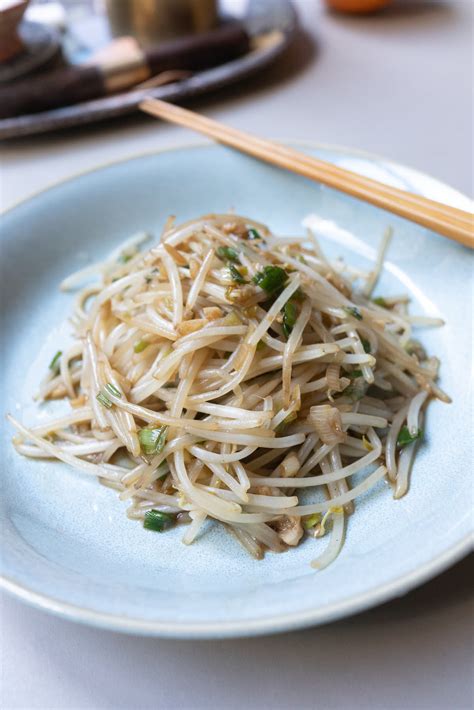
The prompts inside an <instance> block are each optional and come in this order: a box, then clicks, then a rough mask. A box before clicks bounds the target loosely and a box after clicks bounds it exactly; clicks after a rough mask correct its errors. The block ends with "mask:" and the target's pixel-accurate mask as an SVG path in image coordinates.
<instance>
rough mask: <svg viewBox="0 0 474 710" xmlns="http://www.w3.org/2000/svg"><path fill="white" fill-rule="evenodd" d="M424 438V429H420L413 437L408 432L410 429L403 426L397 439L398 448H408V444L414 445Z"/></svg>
mask: <svg viewBox="0 0 474 710" xmlns="http://www.w3.org/2000/svg"><path fill="white" fill-rule="evenodd" d="M422 436H423V429H418V431H417V432H416V434H415V435H414V436H412V435H411V434H410V432H409V430H408V427H407V426H403V427H402V428H401V429H400V433H399V435H398V437H397V444H398V446H400V447H401V448H403V447H404V446H408V444H411V443H413V442H414V441H416V440H417V439H421V438H422Z"/></svg>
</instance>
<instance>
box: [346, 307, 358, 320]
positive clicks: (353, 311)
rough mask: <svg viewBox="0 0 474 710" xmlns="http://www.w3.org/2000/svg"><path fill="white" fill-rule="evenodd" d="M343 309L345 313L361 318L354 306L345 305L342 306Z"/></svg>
mask: <svg viewBox="0 0 474 710" xmlns="http://www.w3.org/2000/svg"><path fill="white" fill-rule="evenodd" d="M343 310H344V311H345V312H346V313H347V315H348V316H352V317H353V318H357V320H362V313H361V312H360V311H359V309H358V308H356V307H355V306H347V307H345V308H343Z"/></svg>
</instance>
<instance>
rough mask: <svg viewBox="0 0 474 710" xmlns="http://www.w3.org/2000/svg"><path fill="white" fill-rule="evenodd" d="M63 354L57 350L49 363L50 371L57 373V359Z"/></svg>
mask: <svg viewBox="0 0 474 710" xmlns="http://www.w3.org/2000/svg"><path fill="white" fill-rule="evenodd" d="M62 354H63V351H62V350H58V352H57V353H56V355H55V356H54V357H53V359H52V360H51V362H50V363H49V369H50V370H52V371H53V372H59V358H60V357H61V355H62Z"/></svg>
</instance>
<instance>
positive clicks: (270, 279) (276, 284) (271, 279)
mask: <svg viewBox="0 0 474 710" xmlns="http://www.w3.org/2000/svg"><path fill="white" fill-rule="evenodd" d="M287 278H288V274H287V273H286V271H285V269H282V268H281V267H280V266H265V267H264V268H263V270H262V271H259V272H258V273H256V274H255V276H254V277H253V279H252V280H253V282H254V283H255V284H257V286H260V288H261V289H263V290H264V291H266V292H267V293H271V294H273V293H275V291H279V290H280V289H281V288H283V286H284V285H285V281H286V280H287Z"/></svg>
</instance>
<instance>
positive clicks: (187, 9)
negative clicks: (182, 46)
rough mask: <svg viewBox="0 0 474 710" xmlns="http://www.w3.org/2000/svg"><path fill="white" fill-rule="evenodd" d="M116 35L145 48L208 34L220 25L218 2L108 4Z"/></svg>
mask: <svg viewBox="0 0 474 710" xmlns="http://www.w3.org/2000/svg"><path fill="white" fill-rule="evenodd" d="M106 8H107V14H108V16H109V22H110V27H111V30H112V33H113V34H114V35H115V36H116V37H117V36H121V35H132V36H133V37H136V38H137V40H138V41H139V42H140V44H141V45H142V46H148V45H150V44H155V43H156V42H158V41H160V40H163V39H165V40H169V39H173V38H174V37H179V36H181V35H187V34H195V33H197V32H208V31H209V30H212V29H213V28H214V27H215V26H216V24H217V0H106Z"/></svg>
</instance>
